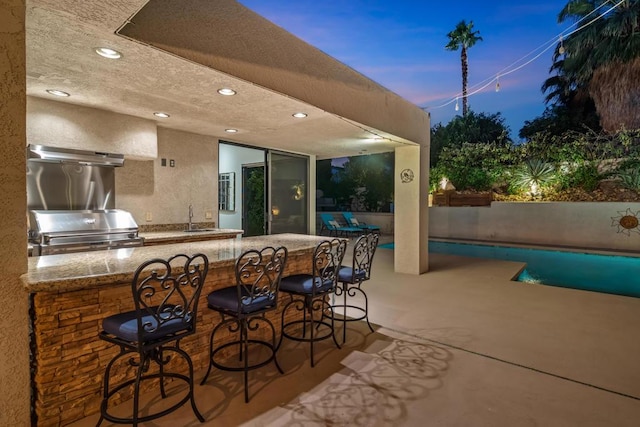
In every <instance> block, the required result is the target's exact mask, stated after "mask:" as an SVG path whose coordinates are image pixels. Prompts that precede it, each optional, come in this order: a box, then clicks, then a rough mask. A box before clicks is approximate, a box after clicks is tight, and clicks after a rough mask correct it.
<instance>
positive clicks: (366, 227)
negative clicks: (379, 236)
mask: <svg viewBox="0 0 640 427" xmlns="http://www.w3.org/2000/svg"><path fill="white" fill-rule="evenodd" d="M342 216H343V217H344V220H345V221H347V224H348V225H349V226H350V227H356V228H359V229H360V230H363V231H367V232H373V233H380V227H379V226H377V225H370V224H367V223H364V222H361V221H358V220H357V219H356V218H355V217H354V216H353V213H351V212H342Z"/></svg>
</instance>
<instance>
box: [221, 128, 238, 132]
mask: <svg viewBox="0 0 640 427" xmlns="http://www.w3.org/2000/svg"><path fill="white" fill-rule="evenodd" d="M224 131H225V132H228V133H236V132H238V129H225V130H224Z"/></svg>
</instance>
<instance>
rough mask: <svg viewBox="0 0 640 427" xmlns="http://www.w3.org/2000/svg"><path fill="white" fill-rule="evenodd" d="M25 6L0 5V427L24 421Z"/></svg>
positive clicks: (27, 385) (9, 1)
mask: <svg viewBox="0 0 640 427" xmlns="http://www.w3.org/2000/svg"><path fill="white" fill-rule="evenodd" d="M25 9H26V4H25V0H1V1H0V157H1V158H2V159H3V164H2V167H1V168H0V191H1V192H2V202H0V271H2V280H0V295H2V301H3V310H2V315H0V390H1V392H0V425H1V426H28V425H30V424H31V420H30V410H29V408H30V403H31V401H30V390H31V381H30V378H29V304H28V294H27V293H26V292H25V291H24V290H23V287H22V284H21V283H20V275H21V274H22V273H25V272H26V271H27V225H26V218H27V214H26V204H27V201H26V154H25V153H26V150H25V148H26V84H25V82H26V67H25V64H26V62H25Z"/></svg>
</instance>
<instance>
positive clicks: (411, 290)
mask: <svg viewBox="0 0 640 427" xmlns="http://www.w3.org/2000/svg"><path fill="white" fill-rule="evenodd" d="M522 266H523V265H522V263H518V262H509V261H500V260H490V259H480V258H468V257H458V256H451V255H441V254H431V255H430V272H429V273H427V274H423V275H420V276H413V275H407V274H399V273H395V272H393V251H392V250H388V249H386V250H385V249H379V250H378V252H377V253H376V259H375V261H374V267H373V274H372V279H371V281H369V282H368V283H366V285H364V286H366V290H367V293H368V295H369V304H370V308H369V310H370V320H371V322H372V323H373V324H374V328H375V329H376V332H375V333H370V332H369V331H368V329H366V326H364V325H362V322H354V324H353V325H349V329H348V334H347V343H346V344H345V345H344V346H343V348H342V349H341V350H338V349H336V348H335V347H334V346H333V345H332V344H331V343H330V342H329V341H325V343H326V344H319V345H318V348H317V351H318V354H319V357H318V358H317V359H316V367H315V368H313V369H311V368H310V367H309V364H308V360H307V359H306V352H307V348H306V347H305V346H302V345H299V344H297V343H296V344H290V345H289V343H287V346H286V347H283V348H282V349H281V351H280V352H279V359H280V364H281V365H282V367H283V369H284V370H285V375H279V374H278V373H277V371H276V370H275V368H273V367H269V366H267V367H264V368H262V369H260V370H258V371H256V372H255V373H254V374H253V376H250V384H252V385H251V386H250V387H251V388H252V390H253V391H252V393H253V395H252V398H251V402H250V403H249V404H245V403H244V401H243V399H242V387H241V379H240V378H241V377H240V376H233V374H229V373H224V374H222V373H216V376H215V380H210V381H209V383H207V384H206V385H204V386H196V400H197V402H198V405H199V407H200V410H201V411H202V412H203V414H204V415H205V418H206V419H207V421H206V422H205V423H204V424H199V423H198V422H197V421H195V418H194V416H193V414H192V413H191V410H190V408H189V407H188V405H187V406H186V407H184V408H181V409H180V410H179V411H178V412H176V413H174V414H171V415H169V416H167V417H166V418H163V419H161V420H159V421H158V422H157V423H156V424H154V425H167V426H169V425H194V426H195V425H211V426H213V425H225V426H226V425H250V426H266V425H269V426H272V425H305V426H312V425H313V426H316V425H317V426H323V425H328V424H329V423H332V424H333V425H367V426H369V425H380V426H382V425H385V426H386V425H394V426H425V425H428V426H465V427H466V426H509V427H510V426H581V427H582V426H594V427H596V426H597V427H600V426H637V425H638V420H639V419H640V363H639V362H638V360H639V356H640V339H638V334H639V331H640V299H639V298H632V297H624V296H617V295H609V294H600V293H594V292H588V291H580V290H573V289H566V288H559V287H552V286H544V285H535V284H528V283H520V282H513V281H511V280H510V279H511V278H512V277H513V276H514V275H515V274H516V273H517V272H518V271H519V270H520V269H521V268H522ZM201 375H202V373H198V374H196V378H197V379H199V378H201ZM354 417H357V418H354ZM95 421H96V417H89V418H87V419H85V420H83V421H82V422H79V423H78V424H77V425H93V423H95ZM105 425H108V423H103V426H105Z"/></svg>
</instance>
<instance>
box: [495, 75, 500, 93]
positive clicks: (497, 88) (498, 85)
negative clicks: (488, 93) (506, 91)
mask: <svg viewBox="0 0 640 427" xmlns="http://www.w3.org/2000/svg"><path fill="white" fill-rule="evenodd" d="M496 92H500V76H499V75H498V76H496Z"/></svg>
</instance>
